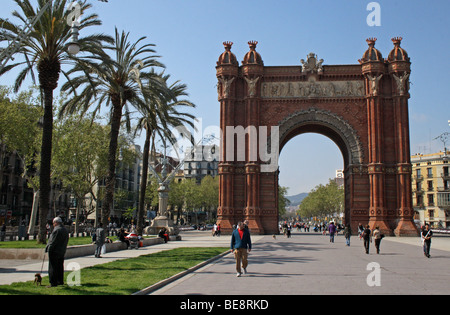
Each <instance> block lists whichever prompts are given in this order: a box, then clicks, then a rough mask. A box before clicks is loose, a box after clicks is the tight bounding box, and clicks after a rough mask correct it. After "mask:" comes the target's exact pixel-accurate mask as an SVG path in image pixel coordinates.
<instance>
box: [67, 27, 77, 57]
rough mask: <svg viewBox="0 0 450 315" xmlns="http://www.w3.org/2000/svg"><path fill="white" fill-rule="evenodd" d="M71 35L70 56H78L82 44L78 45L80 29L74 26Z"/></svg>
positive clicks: (68, 45) (68, 48) (68, 47)
mask: <svg viewBox="0 0 450 315" xmlns="http://www.w3.org/2000/svg"><path fill="white" fill-rule="evenodd" d="M70 35H71V36H72V37H71V38H70V42H69V43H68V44H67V50H68V51H69V54H71V55H76V54H78V53H79V52H80V44H79V43H78V35H79V33H78V27H77V26H75V25H72V27H71V29H70Z"/></svg>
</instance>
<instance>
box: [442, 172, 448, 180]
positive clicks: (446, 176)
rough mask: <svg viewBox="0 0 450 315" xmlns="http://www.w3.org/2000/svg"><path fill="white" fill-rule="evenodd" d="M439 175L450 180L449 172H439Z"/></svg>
mask: <svg viewBox="0 0 450 315" xmlns="http://www.w3.org/2000/svg"><path fill="white" fill-rule="evenodd" d="M441 177H442V179H444V180H450V173H441Z"/></svg>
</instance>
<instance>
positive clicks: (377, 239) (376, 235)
mask: <svg viewBox="0 0 450 315" xmlns="http://www.w3.org/2000/svg"><path fill="white" fill-rule="evenodd" d="M372 236H373V239H374V240H375V248H376V249H377V254H379V253H380V244H381V239H382V238H383V236H382V235H381V232H380V228H379V227H378V226H377V227H375V230H373V232H372Z"/></svg>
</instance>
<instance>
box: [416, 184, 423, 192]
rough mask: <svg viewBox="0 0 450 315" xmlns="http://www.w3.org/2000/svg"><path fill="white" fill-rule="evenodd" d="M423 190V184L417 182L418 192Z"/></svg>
mask: <svg viewBox="0 0 450 315" xmlns="http://www.w3.org/2000/svg"><path fill="white" fill-rule="evenodd" d="M421 190H422V182H417V183H416V191H421Z"/></svg>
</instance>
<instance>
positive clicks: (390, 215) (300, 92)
mask: <svg viewBox="0 0 450 315" xmlns="http://www.w3.org/2000/svg"><path fill="white" fill-rule="evenodd" d="M392 40H393V42H394V49H393V50H392V51H391V52H390V54H389V56H388V58H386V59H383V58H382V55H381V53H380V52H379V51H378V50H376V49H375V47H374V45H375V41H376V39H368V40H367V42H368V44H369V48H368V49H367V51H366V52H365V53H364V55H363V57H362V58H361V59H360V60H359V64H354V65H326V64H323V62H324V61H323V60H322V59H320V60H319V59H318V58H317V56H316V55H315V54H313V53H310V54H308V55H307V58H306V61H305V60H304V59H301V61H300V62H301V65H297V66H265V65H264V63H263V60H262V58H261V56H260V54H259V53H258V52H257V51H256V45H257V42H254V41H252V42H249V47H250V51H249V52H248V53H247V54H246V55H245V56H244V60H243V61H242V65H241V66H239V64H238V62H237V59H236V57H235V56H234V54H233V53H232V52H231V47H232V43H231V42H225V43H224V46H225V52H224V53H223V54H222V55H221V56H220V57H219V61H218V62H217V67H216V70H217V78H218V80H219V84H218V95H219V102H220V116H221V118H220V124H221V130H222V131H223V136H222V140H221V161H220V163H219V176H220V193H219V208H218V223H220V224H221V227H222V230H223V231H224V232H225V233H226V232H230V231H231V229H232V226H233V225H234V224H236V223H237V222H238V221H241V220H248V221H249V227H250V228H251V230H252V232H253V233H256V234H273V233H277V231H278V210H277V209H278V170H277V169H272V170H271V171H267V164H269V162H266V160H265V159H262V158H261V156H258V158H257V159H254V157H253V155H252V152H255V150H261V147H263V146H264V142H261V139H259V138H262V137H266V138H267V139H264V140H266V142H267V143H268V144H269V151H271V150H272V151H276V153H279V152H280V151H281V149H282V148H283V146H284V145H285V144H286V143H287V142H288V141H289V140H290V139H292V138H293V137H295V136H296V135H299V134H302V133H306V132H314V133H319V134H322V135H325V136H327V137H328V138H330V139H331V140H333V141H334V142H335V143H336V144H337V146H338V147H339V148H340V150H341V152H342V155H343V159H344V168H345V169H344V174H345V221H346V223H350V224H351V225H352V228H353V230H354V231H356V227H357V225H358V224H359V223H363V224H369V225H370V226H371V227H372V228H373V227H375V226H379V227H380V228H381V229H382V231H383V233H385V234H396V235H417V229H416V227H415V226H414V223H413V211H412V199H411V198H412V197H411V163H410V154H409V118H408V98H409V93H408V91H409V81H408V78H409V73H410V60H409V57H408V55H407V53H406V51H404V50H403V49H402V48H401V47H400V42H401V38H394V39H392ZM238 126H239V127H241V130H245V131H248V133H246V134H245V142H244V144H242V142H239V141H236V137H239V136H236V135H234V134H231V133H230V134H229V133H227V132H225V130H227V127H228V128H235V130H237V127H238ZM261 127H266V130H267V134H265V133H262V131H261ZM252 132H253V134H252ZM275 144H276V146H275ZM230 150H232V154H230ZM240 150H241V151H240ZM242 150H244V151H242ZM252 150H253V151H252ZM238 152H240V153H242V152H245V154H244V156H245V158H244V159H239V158H238ZM258 152H260V151H258ZM271 153H274V152H271ZM239 156H240V155H239ZM273 161H274V160H271V162H273ZM276 162H277V161H276ZM276 166H277V164H276ZM269 169H270V168H269Z"/></svg>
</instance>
